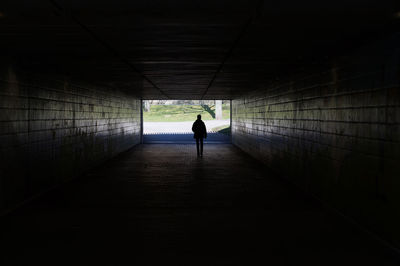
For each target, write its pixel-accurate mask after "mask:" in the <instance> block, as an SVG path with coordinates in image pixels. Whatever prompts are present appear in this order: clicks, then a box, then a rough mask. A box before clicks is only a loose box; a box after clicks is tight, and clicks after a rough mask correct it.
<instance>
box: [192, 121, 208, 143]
mask: <svg viewBox="0 0 400 266" xmlns="http://www.w3.org/2000/svg"><path fill="white" fill-rule="evenodd" d="M192 131H193V132H194V136H193V138H195V139H203V138H207V130H206V125H205V124H204V122H203V121H201V120H200V119H197V120H196V121H194V123H193V126H192Z"/></svg>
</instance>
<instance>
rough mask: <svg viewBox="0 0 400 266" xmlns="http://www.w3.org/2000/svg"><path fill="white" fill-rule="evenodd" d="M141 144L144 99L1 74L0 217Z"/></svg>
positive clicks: (9, 72) (18, 73) (43, 78)
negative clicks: (5, 212) (141, 115)
mask: <svg viewBox="0 0 400 266" xmlns="http://www.w3.org/2000/svg"><path fill="white" fill-rule="evenodd" d="M139 141H140V100H138V99H137V98H135V97H132V96H130V95H128V94H126V93H123V92H122V91H120V90H114V91H110V88H104V87H98V86H95V85H88V84H86V83H75V82H74V81H71V80H69V79H67V78H66V77H64V76H56V75H55V76H44V75H38V74H32V73H26V72H21V71H15V70H14V69H13V68H11V67H10V68H8V69H0V213H1V212H2V211H3V210H4V209H9V208H12V207H13V206H15V205H16V204H18V203H20V202H22V201H24V200H25V199H27V198H30V197H32V196H35V195H37V194H38V193H41V192H43V191H46V190H47V189H49V188H52V187H54V186H56V185H58V184H61V183H63V182H64V181H66V180H69V179H71V178H73V177H75V176H77V175H79V174H80V173H82V171H84V170H86V169H88V168H90V167H92V166H94V165H96V164H97V163H99V162H102V161H103V160H105V159H108V158H111V157H112V156H114V155H116V154H118V153H119V152H121V151H124V150H127V149H129V148H131V147H132V146H134V145H135V144H137V143H139Z"/></svg>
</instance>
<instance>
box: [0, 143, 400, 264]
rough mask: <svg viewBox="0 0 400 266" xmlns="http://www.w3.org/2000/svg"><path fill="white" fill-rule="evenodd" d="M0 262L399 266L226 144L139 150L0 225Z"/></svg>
mask: <svg viewBox="0 0 400 266" xmlns="http://www.w3.org/2000/svg"><path fill="white" fill-rule="evenodd" d="M0 232H1V237H0V243H1V244H2V248H1V256H0V260H1V261H0V265H4V266H5V265H174V266H178V265H202V266H203V265H274V266H276V265H318V266H321V265H324V266H325V265H363V266H365V265H400V264H399V261H398V260H397V258H395V257H394V255H393V254H392V253H390V252H389V251H388V250H386V249H385V248H383V247H382V246H380V245H379V244H377V243H376V242H374V241H372V240H371V239H370V238H369V237H368V236H366V235H365V234H363V233H362V232H360V231H358V230H357V228H354V227H353V226H351V225H349V224H348V223H347V222H345V221H343V220H342V219H341V218H340V217H337V216H335V215H333V214H332V213H330V212H328V211H326V210H325V209H324V208H323V207H321V206H320V204H319V203H318V202H316V201H314V200H313V199H310V198H308V197H306V196H304V195H303V194H302V193H301V192H299V191H298V190H297V189H296V188H294V187H293V186H291V185H289V184H287V183H285V182H283V181H282V180H281V179H278V178H275V177H274V176H273V175H272V174H271V173H270V171H269V170H268V169H266V168H264V167H263V166H262V165H261V164H259V163H258V162H257V161H255V160H253V159H252V158H250V157H249V156H247V155H246V154H244V153H242V152H241V151H239V150H238V149H237V148H235V147H234V146H232V145H230V144H219V145H207V146H206V148H205V152H204V158H197V157H196V156H195V148H194V145H171V144H165V145H158V144H150V145H140V146H138V147H136V148H134V149H133V150H131V151H129V152H127V153H125V154H123V155H121V156H119V157H117V158H115V159H114V160H112V161H110V162H108V163H106V164H104V165H103V166H102V167H99V168H98V169H95V170H93V171H91V172H89V173H87V175H86V176H85V177H83V178H80V179H79V180H76V181H74V182H71V183H69V184H68V185H66V186H64V187H62V188H60V189H57V190H54V191H52V192H51V193H48V194H47V195H45V196H44V197H42V198H40V199H38V200H36V201H34V202H31V203H29V204H27V205H25V206H24V207H23V208H20V209H19V210H18V211H16V212H14V213H12V214H10V215H8V216H7V217H3V218H1V226H0Z"/></svg>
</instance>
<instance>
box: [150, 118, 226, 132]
mask: <svg viewBox="0 0 400 266" xmlns="http://www.w3.org/2000/svg"><path fill="white" fill-rule="evenodd" d="M193 122H194V121H188V122H143V133H144V134H155V133H192V125H193ZM204 123H205V124H206V128H207V132H211V131H212V130H211V129H213V128H215V127H219V126H224V125H229V124H230V120H229V119H227V120H209V121H207V120H206V121H204Z"/></svg>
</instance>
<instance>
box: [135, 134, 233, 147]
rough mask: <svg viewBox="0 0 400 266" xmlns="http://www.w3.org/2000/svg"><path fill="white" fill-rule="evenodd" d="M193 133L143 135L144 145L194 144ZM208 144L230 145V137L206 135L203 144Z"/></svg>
mask: <svg viewBox="0 0 400 266" xmlns="http://www.w3.org/2000/svg"><path fill="white" fill-rule="evenodd" d="M195 141H196V140H195V139H193V133H176V134H172V133H158V134H146V135H143V142H144V143H174V144H178V143H179V144H183V143H185V144H194V143H195ZM210 143H213V144H215V143H231V136H230V135H225V134H221V133H208V134H207V138H206V139H204V144H210Z"/></svg>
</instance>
